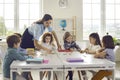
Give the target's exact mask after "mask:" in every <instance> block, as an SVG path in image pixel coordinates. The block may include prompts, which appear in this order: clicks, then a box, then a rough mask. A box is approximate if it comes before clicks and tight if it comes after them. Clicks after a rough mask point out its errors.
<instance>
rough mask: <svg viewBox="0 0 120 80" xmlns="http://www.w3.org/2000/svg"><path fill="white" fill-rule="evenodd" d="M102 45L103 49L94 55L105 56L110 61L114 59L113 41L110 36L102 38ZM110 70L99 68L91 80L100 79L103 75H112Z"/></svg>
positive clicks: (97, 56)
mask: <svg viewBox="0 0 120 80" xmlns="http://www.w3.org/2000/svg"><path fill="white" fill-rule="evenodd" d="M102 47H103V49H101V50H99V51H98V52H97V53H96V54H95V56H94V57H96V58H105V59H108V60H110V61H112V62H114V61H115V54H114V51H113V49H114V47H115V46H114V41H113V38H112V36H110V35H106V36H104V37H103V39H102ZM112 74H113V73H112V71H109V70H100V71H98V72H97V73H96V74H95V75H94V76H93V78H92V80H102V79H103V78H104V77H105V76H110V75H112Z"/></svg>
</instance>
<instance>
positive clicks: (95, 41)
mask: <svg viewBox="0 0 120 80" xmlns="http://www.w3.org/2000/svg"><path fill="white" fill-rule="evenodd" d="M89 41H90V46H89V47H88V48H86V49H85V50H84V51H83V52H86V53H89V54H95V53H96V51H97V50H99V49H101V43H100V38H99V35H98V33H91V34H90V35H89Z"/></svg>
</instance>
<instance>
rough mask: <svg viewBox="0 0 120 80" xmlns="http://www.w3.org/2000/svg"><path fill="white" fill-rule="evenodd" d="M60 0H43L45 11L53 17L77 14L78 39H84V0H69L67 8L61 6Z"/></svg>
mask: <svg viewBox="0 0 120 80" xmlns="http://www.w3.org/2000/svg"><path fill="white" fill-rule="evenodd" d="M58 2H59V0H43V13H44V14H45V13H48V14H51V15H52V16H53V18H72V17H73V16H76V30H77V31H76V34H77V37H76V39H77V40H79V41H80V40H82V33H83V32H82V0H68V6H67V7H66V8H60V7H59V4H58Z"/></svg>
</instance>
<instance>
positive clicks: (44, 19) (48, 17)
mask: <svg viewBox="0 0 120 80" xmlns="http://www.w3.org/2000/svg"><path fill="white" fill-rule="evenodd" d="M52 19H53V18H52V16H51V15H50V14H45V15H44V16H43V18H42V19H40V20H38V21H36V22H34V23H37V24H43V22H44V21H48V20H52Z"/></svg>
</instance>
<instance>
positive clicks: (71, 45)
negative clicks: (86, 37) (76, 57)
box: [63, 32, 81, 52]
mask: <svg viewBox="0 0 120 80" xmlns="http://www.w3.org/2000/svg"><path fill="white" fill-rule="evenodd" d="M63 40H64V48H65V49H66V50H71V51H74V50H75V49H76V50H77V51H79V52H81V48H80V47H79V46H78V45H77V44H76V42H75V41H74V40H73V37H72V35H71V34H70V33H69V32H66V33H65V34H64V37H63Z"/></svg>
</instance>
